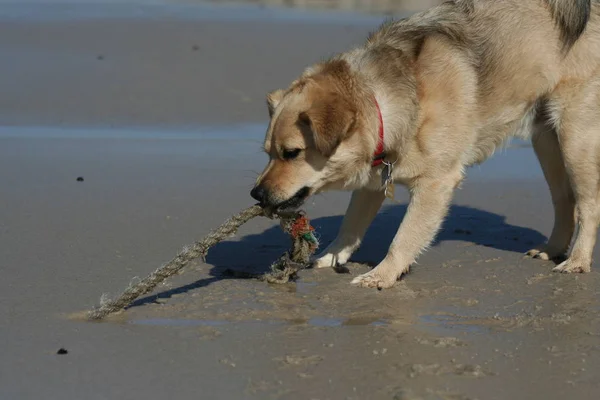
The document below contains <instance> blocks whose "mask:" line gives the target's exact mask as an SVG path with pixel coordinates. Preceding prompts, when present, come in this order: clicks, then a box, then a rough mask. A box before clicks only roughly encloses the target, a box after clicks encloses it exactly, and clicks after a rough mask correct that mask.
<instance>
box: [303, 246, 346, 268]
mask: <svg viewBox="0 0 600 400" xmlns="http://www.w3.org/2000/svg"><path fill="white" fill-rule="evenodd" d="M353 251H354V248H353V247H344V248H341V249H339V248H337V246H333V248H328V249H325V251H324V252H322V253H321V254H318V255H315V256H313V258H312V259H311V260H310V262H311V264H312V266H313V268H337V267H339V266H340V265H344V264H346V263H347V262H348V260H349V259H350V256H351V255H352V253H353Z"/></svg>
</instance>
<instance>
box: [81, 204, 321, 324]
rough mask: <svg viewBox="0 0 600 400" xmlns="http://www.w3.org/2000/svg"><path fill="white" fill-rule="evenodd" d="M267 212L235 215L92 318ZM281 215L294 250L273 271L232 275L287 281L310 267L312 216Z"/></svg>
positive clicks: (97, 310)
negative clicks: (308, 217) (309, 219)
mask: <svg viewBox="0 0 600 400" xmlns="http://www.w3.org/2000/svg"><path fill="white" fill-rule="evenodd" d="M264 215H265V213H264V211H263V209H262V208H261V207H259V206H258V205H255V206H252V207H249V208H247V209H245V210H243V211H241V212H240V213H239V214H237V215H234V216H232V217H231V218H229V219H228V220H226V221H225V222H224V223H223V224H222V225H221V226H220V227H219V228H217V229H216V230H214V231H212V232H210V233H209V234H208V235H207V236H206V237H204V238H203V239H202V240H200V241H197V242H195V243H194V244H193V245H191V246H185V247H184V248H183V250H182V251H181V252H180V253H179V254H178V255H177V256H176V257H175V258H173V259H172V260H171V261H169V262H168V263H167V264H165V265H163V266H162V267H160V268H158V269H157V270H156V271H154V272H152V273H151V274H150V275H149V276H147V277H146V278H144V279H143V280H141V281H140V282H139V283H137V284H135V285H133V284H130V285H129V286H128V287H127V288H126V289H125V291H123V293H122V294H121V295H119V296H118V297H117V298H115V299H112V300H108V301H101V304H100V306H99V307H96V308H94V309H93V310H91V311H89V312H88V313H87V317H88V319H90V320H100V319H102V318H104V317H106V316H107V315H109V314H111V313H115V312H117V311H121V310H123V309H124V308H126V307H127V306H128V305H130V304H131V303H132V302H133V301H134V300H135V299H137V298H138V297H139V296H141V295H143V294H146V293H149V292H151V291H152V290H153V289H154V288H155V287H156V286H157V285H159V284H160V283H161V282H163V281H164V280H165V279H167V278H169V277H170V276H173V275H175V274H177V273H178V272H179V271H181V270H182V269H183V268H184V267H185V266H186V265H187V264H188V263H189V262H190V261H192V260H194V259H196V258H199V257H202V259H203V261H205V258H206V254H207V253H208V250H209V249H210V248H211V247H213V246H214V245H216V244H217V243H219V242H221V241H223V240H225V239H227V238H229V237H231V236H233V235H235V234H236V232H237V230H238V229H239V227H240V226H242V225H243V224H245V223H246V222H248V221H250V220H251V219H253V218H256V217H258V216H264ZM278 217H279V218H280V225H281V228H282V229H283V230H284V231H285V232H286V233H288V234H289V235H291V237H292V248H291V250H290V251H288V252H286V253H285V254H284V255H283V256H281V257H280V258H279V259H278V260H277V261H275V263H273V264H272V265H271V272H269V273H266V274H263V275H251V274H244V273H240V272H234V271H230V270H228V271H226V272H227V273H228V274H229V275H231V276H236V277H249V278H256V279H259V280H262V281H266V282H269V283H287V282H289V281H290V280H295V279H296V277H297V272H298V271H299V270H301V269H303V268H305V267H306V265H307V264H308V262H309V259H310V256H311V255H312V254H313V253H314V252H315V250H316V249H317V247H318V245H319V243H318V241H317V239H316V237H315V236H314V234H313V231H314V228H313V227H312V226H310V223H309V221H308V219H307V218H306V217H305V216H304V214H303V213H302V212H294V213H286V214H281V215H278Z"/></svg>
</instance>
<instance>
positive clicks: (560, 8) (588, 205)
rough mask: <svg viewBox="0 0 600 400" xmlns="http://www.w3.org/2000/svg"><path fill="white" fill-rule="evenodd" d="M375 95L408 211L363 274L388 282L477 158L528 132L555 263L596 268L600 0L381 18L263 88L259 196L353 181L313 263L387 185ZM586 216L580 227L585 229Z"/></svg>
mask: <svg viewBox="0 0 600 400" xmlns="http://www.w3.org/2000/svg"><path fill="white" fill-rule="evenodd" d="M373 97H375V99H376V100H377V102H378V104H379V106H380V110H381V113H382V116H383V123H384V127H385V142H384V143H385V151H386V153H387V161H388V162H394V161H396V163H395V168H394V174H393V178H394V181H395V182H396V183H400V184H404V185H406V186H407V187H408V189H409V191H410V195H411V199H410V204H409V206H408V211H407V213H406V215H405V217H404V220H403V221H402V224H401V226H400V228H399V230H398V232H397V234H396V236H395V238H394V240H393V243H392V245H391V247H390V249H389V252H388V254H387V256H386V257H385V259H384V260H383V261H382V262H381V263H380V264H379V265H378V266H377V267H376V268H374V269H373V270H372V271H370V272H369V273H367V274H364V275H361V276H359V277H357V278H356V279H354V280H353V283H355V284H358V285H361V286H365V287H378V288H388V287H391V286H393V285H394V283H395V282H396V280H397V279H398V278H399V277H400V276H401V275H402V274H403V273H405V272H407V271H408V269H409V266H410V264H411V263H412V262H413V261H415V259H416V257H417V256H418V255H419V254H420V253H421V252H422V251H423V250H424V249H426V248H427V247H428V246H429V245H430V243H431V242H432V240H433V239H434V237H435V235H436V233H437V231H438V230H439V228H440V225H441V223H442V221H443V219H444V217H445V215H446V213H447V211H448V208H449V204H450V203H451V199H452V194H453V191H454V189H455V188H456V187H457V186H458V185H459V184H460V183H461V181H462V179H463V176H464V174H465V169H466V168H467V167H468V166H471V165H474V164H477V163H481V162H483V161H484V160H485V159H486V158H488V157H489V156H490V155H492V154H493V153H494V151H495V150H496V149H497V148H498V147H499V146H500V145H501V144H502V143H503V142H505V141H506V140H507V139H508V138H510V137H521V138H531V139H532V142H533V146H534V149H535V152H536V154H537V156H538V158H539V161H540V163H541V166H542V169H543V171H544V175H545V177H546V180H547V181H548V184H549V186H550V192H551V196H552V201H553V204H554V207H555V223H554V229H553V231H552V234H551V236H550V239H549V240H548V243H546V244H543V245H540V246H539V247H537V248H535V249H532V250H531V251H530V252H529V253H528V254H529V255H531V256H534V257H537V258H542V259H555V258H557V257H560V256H563V255H564V253H566V252H567V250H568V249H569V247H570V243H571V239H572V238H573V236H574V239H575V241H574V244H573V248H572V249H571V254H570V256H569V257H568V258H567V259H566V261H564V262H563V263H561V264H560V265H558V266H557V267H556V268H555V270H556V271H561V272H587V271H590V267H591V262H592V251H593V248H594V245H595V241H596V233H597V228H598V224H599V222H600V221H599V220H600V213H599V211H600V207H599V206H600V204H599V201H600V5H599V4H598V3H596V2H595V1H592V2H590V0H503V1H499V0H456V1H449V2H446V3H443V4H442V5H440V6H437V7H434V8H432V9H430V10H429V11H426V12H423V13H419V14H416V15H414V16H412V17H411V18H408V19H405V20H400V21H397V22H390V23H386V24H384V25H383V26H382V27H381V28H380V29H379V30H378V31H376V32H374V33H373V34H371V35H370V37H369V38H368V40H367V41H366V43H365V44H364V45H363V46H362V47H359V48H356V49H354V50H352V51H349V52H346V53H342V54H339V55H337V56H335V57H333V58H331V59H329V60H327V61H325V62H322V63H319V64H317V65H314V66H311V67H309V68H308V69H306V70H305V72H304V73H303V74H302V75H301V76H300V77H299V78H298V79H297V80H296V81H294V82H293V83H292V84H291V86H290V87H289V88H288V89H286V90H276V91H274V92H272V93H270V94H269V95H268V96H267V100H268V101H267V103H268V111H269V115H270V123H269V127H268V131H267V134H266V139H265V143H264V147H265V151H266V152H267V153H268V154H269V156H270V161H269V163H268V165H267V167H266V169H265V170H264V172H263V173H262V174H261V175H260V176H259V178H258V180H257V184H256V186H255V187H254V189H253V191H252V196H253V197H254V198H256V199H257V200H259V201H260V202H261V203H262V204H263V205H264V206H266V207H270V208H272V209H281V208H295V207H298V206H300V205H301V204H302V202H303V200H304V199H305V198H306V197H307V196H309V195H312V194H315V193H318V192H322V191H325V190H332V189H349V190H353V194H352V198H351V201H350V205H349V207H348V210H347V212H346V216H345V217H344V221H343V223H342V227H341V229H340V232H339V234H338V237H337V238H336V239H335V241H334V242H333V243H332V244H331V245H330V246H329V247H328V248H327V249H326V250H325V251H324V252H323V253H322V254H321V255H320V256H319V257H318V258H317V259H315V266H317V267H330V266H335V265H336V264H343V263H345V262H347V261H348V259H349V257H350V256H351V254H352V253H353V252H354V251H355V250H356V249H357V248H358V246H359V245H360V243H361V240H362V237H363V235H364V233H365V231H366V230H367V228H368V226H369V224H370V223H371V221H372V220H373V218H374V217H375V215H376V214H377V212H378V210H379V208H380V206H381V204H382V203H383V201H384V199H385V196H384V191H383V186H382V177H381V174H382V169H383V168H382V167H380V166H378V167H375V168H373V167H372V166H371V162H372V157H373V153H374V151H375V149H376V146H377V142H378V127H379V117H378V111H377V105H376V102H375V101H374V99H373ZM575 227H577V228H578V229H577V233H575Z"/></svg>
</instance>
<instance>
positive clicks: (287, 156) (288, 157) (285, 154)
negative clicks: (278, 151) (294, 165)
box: [282, 149, 302, 160]
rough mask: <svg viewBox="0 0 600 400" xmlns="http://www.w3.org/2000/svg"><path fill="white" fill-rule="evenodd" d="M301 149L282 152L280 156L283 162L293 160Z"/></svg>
mask: <svg viewBox="0 0 600 400" xmlns="http://www.w3.org/2000/svg"><path fill="white" fill-rule="evenodd" d="M301 151H302V149H291V150H283V153H282V156H283V159H284V160H293V159H294V158H296V157H298V156H299V155H300V152H301Z"/></svg>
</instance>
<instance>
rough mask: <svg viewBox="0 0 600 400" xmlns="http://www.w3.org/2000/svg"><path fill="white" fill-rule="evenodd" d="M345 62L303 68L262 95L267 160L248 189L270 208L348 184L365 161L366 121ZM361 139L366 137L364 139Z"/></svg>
mask: <svg viewBox="0 0 600 400" xmlns="http://www.w3.org/2000/svg"><path fill="white" fill-rule="evenodd" d="M354 91H355V87H354V86H353V84H352V78H351V76H350V71H349V67H348V65H347V64H346V63H345V62H339V63H338V64H335V65H328V66H327V67H325V68H321V69H320V70H318V71H317V72H315V71H314V70H313V71H311V72H308V73H305V75H304V76H303V77H301V78H300V79H298V80H297V81H295V82H294V83H292V85H291V86H290V87H289V88H288V89H287V90H276V91H274V92H271V93H269V95H268V96H267V105H268V111H269V116H270V122H269V126H268V129H267V133H266V138H265V142H264V150H265V152H266V153H267V154H268V156H269V162H268V164H267V166H266V168H265V170H264V171H263V173H262V174H261V175H260V176H259V177H258V179H257V182H256V185H255V187H254V188H253V189H252V192H251V195H252V197H253V198H255V199H256V200H258V201H259V202H260V204H261V205H262V206H263V207H266V208H269V209H271V210H273V211H283V210H290V209H295V208H298V207H300V206H301V205H302V204H303V202H304V200H305V199H306V198H307V197H309V196H310V195H312V194H315V193H318V192H321V191H323V190H327V189H333V188H336V189H342V188H348V187H350V186H352V184H353V182H354V181H355V180H356V179H357V174H358V173H359V172H358V171H360V170H361V168H362V169H365V168H367V170H368V165H369V160H370V158H369V150H368V149H369V148H371V147H372V144H371V143H370V142H369V141H372V138H371V135H360V134H357V133H358V132H360V131H362V130H363V129H364V128H365V125H366V124H367V122H368V121H365V119H364V118H363V112H361V107H362V105H361V104H360V102H359V101H357V98H358V97H359V96H356V93H355V92H354ZM365 141H366V143H365Z"/></svg>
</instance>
